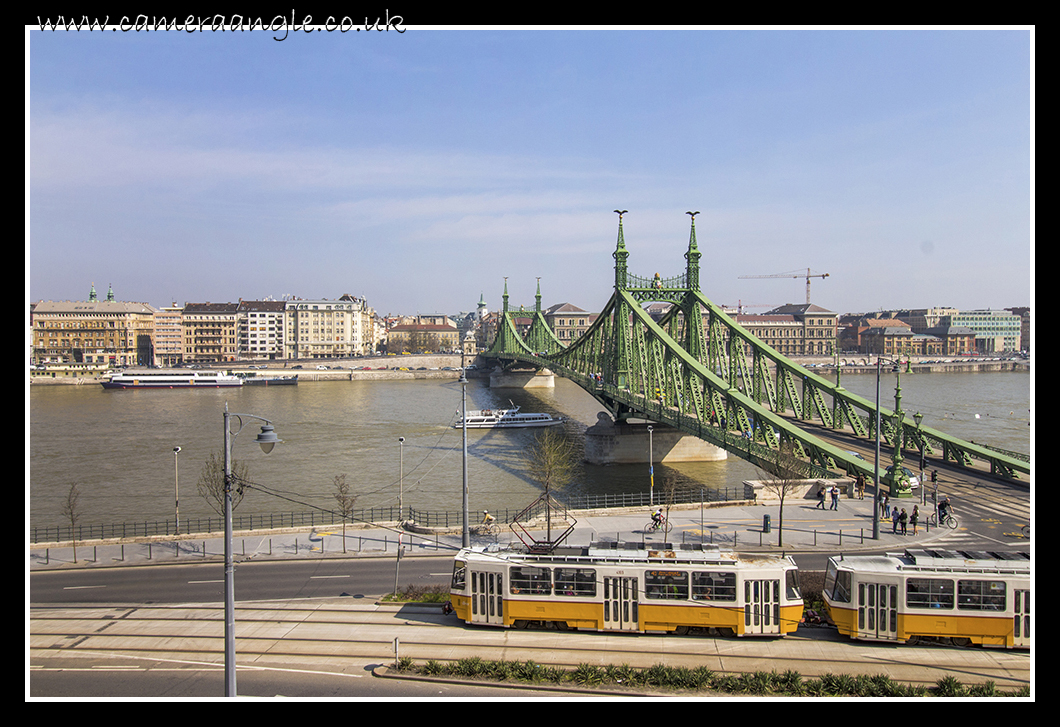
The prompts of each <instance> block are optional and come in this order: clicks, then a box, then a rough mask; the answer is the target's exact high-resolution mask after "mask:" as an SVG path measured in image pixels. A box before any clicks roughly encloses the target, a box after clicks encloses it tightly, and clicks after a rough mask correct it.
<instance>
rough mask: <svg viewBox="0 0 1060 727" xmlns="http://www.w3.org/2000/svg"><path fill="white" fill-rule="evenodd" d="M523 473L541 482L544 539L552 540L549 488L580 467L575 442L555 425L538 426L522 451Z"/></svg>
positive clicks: (568, 478)
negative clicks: (542, 489) (531, 441)
mask: <svg viewBox="0 0 1060 727" xmlns="http://www.w3.org/2000/svg"><path fill="white" fill-rule="evenodd" d="M523 462H524V463H525V465H526V471H527V474H528V475H529V476H530V478H531V479H533V480H536V481H537V482H539V483H541V486H542V487H543V488H544V490H545V492H544V495H543V500H544V502H545V525H546V528H547V531H546V532H547V535H548V540H549V541H551V540H552V507H551V504H552V492H553V491H555V490H562V489H563V488H565V487H566V486H567V485H569V484H570V483H571V482H573V481H574V479H575V477H577V476H578V473H579V472H580V471H581V458H580V456H579V452H578V448H577V446H576V445H575V444H574V443H573V442H571V441H570V440H569V439H567V438H566V437H565V436H563V433H562V432H561V431H558V430H557V428H554V427H549V428H547V429H542V430H541V431H540V432H539V433H538V435H537V436H536V437H535V438H534V441H533V443H531V444H530V446H528V447H527V448H526V451H525V452H524V454H523Z"/></svg>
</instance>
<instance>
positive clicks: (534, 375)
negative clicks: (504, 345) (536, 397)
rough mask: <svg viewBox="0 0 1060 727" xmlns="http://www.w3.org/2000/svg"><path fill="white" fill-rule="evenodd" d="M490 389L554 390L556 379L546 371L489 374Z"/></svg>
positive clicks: (502, 371) (500, 370)
mask: <svg viewBox="0 0 1060 727" xmlns="http://www.w3.org/2000/svg"><path fill="white" fill-rule="evenodd" d="M490 388H491V389H554V388H556V377H555V375H554V374H553V373H552V372H551V371H549V370H548V369H540V370H538V371H504V370H502V369H496V370H494V371H493V372H492V373H490Z"/></svg>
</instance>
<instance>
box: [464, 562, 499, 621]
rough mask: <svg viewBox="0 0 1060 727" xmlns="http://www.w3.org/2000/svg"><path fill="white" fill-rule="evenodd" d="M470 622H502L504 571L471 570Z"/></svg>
mask: <svg viewBox="0 0 1060 727" xmlns="http://www.w3.org/2000/svg"><path fill="white" fill-rule="evenodd" d="M469 576H470V578H471V622H472V623H480V624H503V623H504V573H503V572H502V571H475V570H473V571H471V572H470V573H469Z"/></svg>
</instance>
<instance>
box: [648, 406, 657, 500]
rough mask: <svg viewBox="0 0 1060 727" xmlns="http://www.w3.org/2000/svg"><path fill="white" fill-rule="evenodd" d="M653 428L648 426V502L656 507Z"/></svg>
mask: <svg viewBox="0 0 1060 727" xmlns="http://www.w3.org/2000/svg"><path fill="white" fill-rule="evenodd" d="M651 432H652V426H651V424H649V425H648V482H649V485H648V501H649V504H651V505H652V506H654V505H655V463H654V462H653V461H652V449H654V446H653V442H654V440H653V439H652V433H651Z"/></svg>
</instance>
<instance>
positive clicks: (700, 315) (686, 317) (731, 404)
mask: <svg viewBox="0 0 1060 727" xmlns="http://www.w3.org/2000/svg"><path fill="white" fill-rule="evenodd" d="M615 211H616V212H619V221H618V244H617V247H616V249H615V252H614V253H613V257H614V259H615V287H614V293H613V294H612V296H611V298H610V300H608V302H607V304H606V305H605V306H604V308H603V310H602V311H601V312H600V315H599V316H598V317H597V319H596V321H595V322H594V323H593V325H592V326H591V327H590V328H589V329H588V330H587V331H586V332H585V334H584V335H583V336H582V337H581V338H579V339H577V340H575V341H572V342H570V343H569V344H564V343H563V342H561V341H560V340H559V339H558V338H556V336H555V334H554V333H553V331H552V330H551V328H550V327H549V326H548V324H547V323H546V321H545V318H544V316H543V314H542V311H541V289H540V283H538V290H537V302H536V305H535V310H534V311H533V313H532V323H531V325H530V327H529V329H528V330H526V332H525V334H524V335H520V334H519V331H518V329H517V327H516V322H515V318H516V317H517V316H518V317H523V318H525V317H527V316H528V315H530V313H529V311H521V310H520V311H512V310H509V309H508V286H507V282H505V287H504V296H503V308H502V313H501V319H500V322H499V326H498V331H497V335H496V338H495V339H494V342H493V344H492V345H491V347H490V348H489V349H488V350H487V351H486V352H484V353H483V354H481V355H482V356H483V357H484V358H487V359H492V360H494V361H496V362H497V364H498V365H500V366H501V367H502V368H504V369H507V370H513V369H520V368H522V369H525V368H530V367H532V368H534V369H546V368H547V369H548V370H550V371H552V372H553V373H554V374H556V375H559V376H563V377H565V378H568V379H570V380H571V381H574V382H575V383H577V384H578V385H579V386H581V387H582V388H584V389H585V390H586V391H588V392H589V393H590V394H591V395H592V396H593V397H595V398H596V399H597V400H598V401H599V402H600V403H601V404H602V405H603V406H604V407H605V408H606V409H607V411H608V412H609V413H610V414H611V416H612V417H613V418H614V419H615V421H623V420H627V419H630V418H636V419H646V420H650V421H653V422H657V423H660V424H665V425H669V426H671V427H673V428H674V429H677V430H680V431H681V432H684V433H686V434H690V435H693V436H696V437H699V438H700V439H703V440H705V441H706V442H709V443H710V444H713V445H715V446H718V447H721V448H724V449H725V450H727V451H728V452H731V453H732V454H734V455H735V456H738V457H741V458H743V459H745V460H747V461H749V462H751V463H753V464H755V465H756V466H759V467H761V468H762V469H764V470H766V471H769V472H772V473H773V474H774V475H779V476H784V477H796V476H797V477H798V478H800V479H803V478H806V479H808V478H824V479H831V478H836V477H840V476H844V475H846V476H851V477H856V476H857V475H858V474H859V473H860V474H863V475H865V477H866V480H867V481H868V482H872V481H873V480H874V477H875V470H874V466H873V463H871V462H868V461H866V460H863V459H861V458H860V457H857V456H856V455H854V454H853V453H851V452H848V451H845V450H844V449H842V447H841V446H836V445H835V444H830V443H828V442H826V441H824V440H823V439H821V438H820V437H818V436H815V435H814V433H813V431H814V430H815V429H816V430H819V429H820V428H821V427H824V428H826V429H828V430H834V431H837V432H844V433H845V434H848V435H853V436H855V437H857V438H863V439H864V440H866V441H867V442H873V443H874V442H875V439H876V428H877V419H879V422H880V426H879V429H880V441H881V446H886V447H888V449H891V450H892V452H893V454H892V455H891V456H890V457H889V458H888V460H889V461H890V462H893V463H894V464H895V465H896V466H895V467H894V471H895V472H897V473H899V478H898V481H891V480H890V478H889V477H887V476H884V477H883V481H884V482H886V483H887V484H888V485H890V486H891V487H892V490H894V488H895V487H897V490H896V491H897V492H903V491H907V489H908V483H906V482H903V481H901V480H902V477H901V474H900V473H901V472H902V470H903V468H902V467H900V466H897V465H900V464H901V461H902V460H901V455H902V452H903V448H907V447H908V448H911V449H914V451H916V452H919V451H920V449H921V448H923V451H924V452H925V453H926V454H927V455H928V456H933V457H936V458H941V459H942V460H943V461H944V462H945V463H948V464H951V465H957V466H960V467H968V468H973V469H975V470H976V471H979V472H985V471H986V470H987V468H988V470H989V472H990V473H991V474H992V475H994V476H998V477H1001V478H1005V479H1011V480H1016V479H1019V478H1020V477H1021V476H1028V477H1029V475H1030V457H1029V456H1028V455H1024V454H1020V453H1014V452H1004V451H998V450H994V449H991V448H989V447H986V446H983V445H980V444H974V443H972V442H966V441H963V440H960V439H957V438H955V437H951V436H949V435H947V434H946V433H944V432H941V431H939V430H937V429H933V428H931V427H925V426H920V424H919V423H918V422H915V421H913V420H911V419H910V418H908V417H907V416H906V415H905V414H904V413H903V412H902V410H901V393H900V383H899V387H898V389H897V393H896V397H895V399H896V401H895V409H894V410H889V409H885V408H883V407H882V406H881V407H880V411H879V416H878V417H877V412H876V406H875V403H874V402H871V401H868V400H866V399H864V398H862V397H859V396H856V395H855V394H852V393H850V392H848V391H846V390H844V389H843V388H842V386H841V384H840V383H839V380H840V377H839V375H838V374H837V377H836V378H837V382H836V383H832V382H831V381H828V380H826V379H824V378H823V377H821V376H819V375H818V374H815V373H813V372H812V371H809V370H807V369H805V368H803V367H802V366H800V365H799V364H797V363H795V362H794V361H792V360H791V359H789V358H787V357H785V356H783V355H781V354H780V353H778V352H777V351H776V350H774V349H773V348H771V347H769V346H767V345H766V344H764V343H763V342H762V341H760V340H758V339H757V338H755V337H754V336H752V335H751V334H750V333H748V332H747V331H746V330H745V329H744V328H742V327H741V326H740V325H739V324H738V323H736V322H735V321H734V320H733V319H732V318H730V317H729V316H728V315H726V314H725V312H724V311H722V309H721V308H720V307H719V306H717V305H715V304H714V303H712V302H711V301H710V300H708V299H707V298H706V297H705V296H704V295H703V293H702V292H701V291H700V289H699V270H700V264H699V261H700V257H701V253H700V252H699V249H698V247H697V245H696V222H695V215H696V214H698V213H692V212H689V213H688V214H690V215H691V216H692V229H691V234H690V236H689V242H688V251H687V252H686V253H685V260H686V261H687V264H686V268H685V272H684V274H683V275H678V276H676V277H671V278H660V277H659V275H658V273H656V274H655V276H654V277H651V278H647V277H640V276H637V275H634V274H632V273H630V272H629V270H628V268H627V263H628V257H629V252H628V251H627V249H626V244H625V239H624V236H623V232H622V212H624V211H619V210H615ZM659 301H661V302H667V303H670V304H671V307H670V309H669V311H668V313H667V314H666V316H665V317H663V318H662V319H661V320H659V321H658V322H656V321H655V320H653V319H652V317H651V316H650V315H649V314H648V313H647V312H646V311H645V309H644V306H645V304H646V303H649V302H659ZM888 363H889V364H892V363H894V365H897V364H896V362H888ZM880 365H881V362H880V361H878V362H877V366H880ZM896 370H897V369H896ZM886 465H887V462H884V461H883V456H882V454H881V463H880V468H881V470H883V469H884V468H885V467H886Z"/></svg>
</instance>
